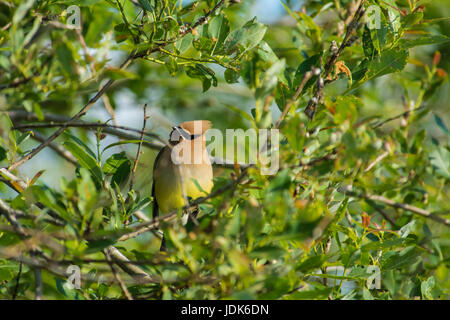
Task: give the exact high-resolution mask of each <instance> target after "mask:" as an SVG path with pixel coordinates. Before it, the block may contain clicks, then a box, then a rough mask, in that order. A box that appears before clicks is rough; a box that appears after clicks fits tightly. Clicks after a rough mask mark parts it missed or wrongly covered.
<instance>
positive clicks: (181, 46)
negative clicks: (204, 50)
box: [175, 33, 194, 54]
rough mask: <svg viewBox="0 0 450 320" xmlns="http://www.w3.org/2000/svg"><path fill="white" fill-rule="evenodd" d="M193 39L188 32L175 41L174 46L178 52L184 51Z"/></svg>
mask: <svg viewBox="0 0 450 320" xmlns="http://www.w3.org/2000/svg"><path fill="white" fill-rule="evenodd" d="M193 39H194V36H193V35H192V33H188V34H187V35H185V36H184V37H183V38H181V39H180V40H178V41H177V42H176V44H175V47H176V48H177V50H178V51H179V52H180V54H182V53H184V52H186V50H188V49H189V47H190V46H191V44H192V40H193Z"/></svg>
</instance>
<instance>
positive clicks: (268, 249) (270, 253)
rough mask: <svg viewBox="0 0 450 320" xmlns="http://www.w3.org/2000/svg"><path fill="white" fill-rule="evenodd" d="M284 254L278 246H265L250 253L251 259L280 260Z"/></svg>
mask: <svg viewBox="0 0 450 320" xmlns="http://www.w3.org/2000/svg"><path fill="white" fill-rule="evenodd" d="M283 254H284V250H283V249H281V248H280V247H276V246H270V245H269V246H263V247H259V248H256V249H253V250H252V251H251V252H250V253H249V255H248V256H249V257H250V258H252V259H255V258H259V259H279V258H281V257H282V255H283Z"/></svg>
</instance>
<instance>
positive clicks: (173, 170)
mask: <svg viewBox="0 0 450 320" xmlns="http://www.w3.org/2000/svg"><path fill="white" fill-rule="evenodd" d="M210 128H211V122H209V121H205V120H195V121H187V122H183V123H182V124H180V125H179V126H176V127H173V128H172V132H171V133H170V136H169V144H168V145H167V146H166V147H164V148H163V149H162V150H161V151H160V152H159V153H158V155H157V156H156V159H155V164H154V166H153V187H152V196H153V218H154V219H155V218H156V217H157V216H158V215H159V210H161V212H162V213H169V212H172V211H174V210H177V209H180V208H182V207H184V206H186V205H188V204H189V201H191V200H195V199H197V198H200V197H204V196H206V195H207V194H208V193H209V192H210V191H211V189H212V187H213V170H212V166H211V161H210V159H209V155H208V151H207V150H206V138H205V132H206V131H207V130H208V129H210ZM197 214H198V207H194V208H190V210H189V212H185V215H184V217H185V218H186V219H184V221H183V223H186V222H187V218H188V217H189V215H192V216H193V217H194V218H196V216H197ZM160 250H161V251H165V240H164V235H162V243H161V249H160Z"/></svg>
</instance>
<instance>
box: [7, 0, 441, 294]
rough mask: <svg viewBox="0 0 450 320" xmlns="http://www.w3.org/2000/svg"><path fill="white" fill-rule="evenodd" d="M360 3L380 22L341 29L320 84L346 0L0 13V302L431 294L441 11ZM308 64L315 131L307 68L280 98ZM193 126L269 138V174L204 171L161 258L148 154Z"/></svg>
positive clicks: (89, 6)
mask: <svg viewBox="0 0 450 320" xmlns="http://www.w3.org/2000/svg"><path fill="white" fill-rule="evenodd" d="M363 2H364V4H363V5H364V7H366V8H368V7H369V6H370V5H374V6H376V7H377V8H379V9H380V11H381V13H382V14H381V17H382V21H381V28H380V29H378V30H373V29H372V30H370V29H368V28H367V27H365V25H364V24H363V23H360V24H358V25H356V26H355V30H354V31H353V32H352V33H351V36H352V37H351V38H349V39H347V40H350V41H349V46H347V47H345V48H344V50H343V51H342V53H340V54H339V56H338V58H337V63H334V64H333V65H332V69H331V70H329V71H330V72H329V73H330V74H328V73H326V71H327V70H325V64H326V62H327V61H329V59H330V58H331V57H332V56H333V50H330V46H332V41H336V44H337V46H338V47H339V46H340V45H341V43H342V42H343V41H345V40H344V37H345V35H346V26H348V25H349V24H351V21H352V17H353V15H354V14H355V12H356V9H357V8H358V4H359V3H361V1H350V0H348V1H347V0H336V1H326V0H321V1H286V2H279V1H276V0H265V1H212V0H205V1H194V2H190V1H178V2H176V1H171V0H167V1H154V0H139V1H123V0H119V1H112V0H111V1H109V0H108V1H101V0H85V1H70V0H56V1H33V0H27V1H0V7H1V11H0V12H1V13H0V27H1V31H0V50H1V54H0V90H1V95H0V122H1V124H0V166H1V167H2V171H1V173H0V174H1V176H0V200H1V202H0V297H1V298H3V299H34V298H44V299H116V298H135V299H138V298H140V299H219V298H235V299H447V298H448V297H449V292H450V291H449V290H450V275H449V269H448V268H449V254H450V242H449V241H450V238H449V236H450V234H449V230H448V224H449V223H448V221H449V220H448V218H449V209H450V207H449V202H448V198H449V180H450V149H449V140H448V138H449V134H450V133H449V129H448V123H449V120H450V119H449V112H448V110H449V108H448V100H449V92H450V90H449V84H448V82H447V73H448V70H449V63H450V59H449V53H450V52H449V51H450V45H449V41H448V36H449V34H448V30H450V21H449V20H448V19H447V17H448V16H449V12H450V4H449V3H448V1H444V0H441V1H414V0H410V1H408V0H399V1H394V0H386V1H363ZM72 4H76V5H78V6H79V7H80V9H81V11H80V12H81V17H82V26H81V30H73V29H71V28H68V27H67V26H68V22H70V21H67V20H70V14H64V11H65V10H66V9H67V8H68V7H69V6H70V5H72ZM216 5H217V10H214V11H213V12H211V15H210V16H209V17H208V19H205V20H206V21H205V23H200V24H198V26H197V25H196V28H195V29H194V30H190V29H189V28H190V26H191V25H192V24H195V23H196V22H202V21H203V20H202V17H205V16H206V15H207V13H208V12H210V10H212V9H213V8H214V7H215V6H216ZM389 17H391V19H389ZM172 40H173V41H172ZM130 53H133V55H131V54H130ZM127 57H132V61H131V63H130V64H129V65H128V66H127V67H126V68H120V65H121V63H122V62H123V61H125V59H126V58H127ZM312 67H314V68H321V71H322V74H321V77H322V78H323V79H322V80H323V81H324V82H325V87H324V89H323V95H322V97H321V99H320V100H319V101H318V104H317V110H316V114H315V117H314V119H313V120H311V119H309V118H308V117H307V116H306V115H305V113H304V110H305V107H306V106H307V105H308V103H309V102H310V100H311V97H312V96H313V95H314V94H315V93H316V90H317V87H318V85H319V82H320V79H319V76H317V75H316V76H313V77H312V79H310V80H309V81H308V82H306V84H305V86H304V87H303V90H301V92H298V94H295V93H296V91H297V89H298V88H299V86H300V84H301V83H302V80H303V79H304V77H305V74H307V73H308V71H310V70H311V68H312ZM108 80H113V81H112V82H111V86H108V89H107V90H105V93H104V94H103V95H98V99H97V100H96V102H95V103H94V104H93V105H92V107H91V105H90V104H89V99H91V98H92V97H94V96H95V95H96V93H97V92H99V90H100V89H101V87H102V85H104V84H105V83H108V82H107V81H108ZM294 97H295V98H294ZM145 104H146V105H147V107H146V108H145V111H146V112H145V113H144V105H145ZM83 106H89V110H88V112H87V114H86V115H84V116H83V117H82V118H81V120H82V121H83V122H82V123H81V122H79V121H78V122H77V123H76V124H78V125H79V127H72V126H70V127H69V128H67V129H66V130H65V132H64V133H63V134H61V135H60V136H59V137H58V138H57V139H55V140H54V141H53V142H52V144H51V145H50V146H49V147H47V148H45V149H43V150H42V151H40V152H38V153H37V154H36V155H35V156H34V157H33V158H32V159H31V160H29V161H26V162H25V163H24V164H23V165H21V166H18V167H14V164H15V163H17V161H19V159H21V158H22V157H23V156H25V155H26V154H28V153H29V152H30V151H31V150H32V149H33V148H34V147H36V146H37V145H38V144H39V143H41V142H42V141H43V140H45V139H46V138H47V137H49V136H50V135H51V134H52V133H53V132H55V131H56V130H57V128H58V127H62V126H63V123H67V121H68V119H70V117H71V116H73V115H75V114H76V113H77V112H79V111H80V110H81V109H82V108H83ZM283 110H286V111H287V112H286V113H285V114H283V116H281V115H282V112H283ZM144 114H146V115H147V118H146V123H145V124H146V133H147V134H148V135H145V136H144V138H145V142H144V144H143V146H142V151H143V152H142V154H141V155H140V156H139V157H138V159H137V160H138V161H137V168H136V172H134V173H133V167H134V163H135V159H136V158H137V156H136V155H137V148H138V147H137V146H138V145H139V143H140V140H141V136H140V133H139V131H140V130H141V129H142V126H143V122H144V121H143V120H144ZM280 116H281V117H282V120H283V121H281V122H278V119H280ZM192 119H207V120H211V121H212V122H213V125H214V127H215V128H218V129H220V130H222V131H224V130H225V129H227V128H243V129H247V128H255V129H260V128H270V127H275V126H279V128H280V133H281V139H280V159H281V167H280V170H279V172H278V173H277V174H275V175H272V176H265V175H261V173H260V170H259V168H258V166H256V167H253V168H248V169H247V168H245V166H239V165H235V166H227V167H226V166H219V165H218V166H215V188H214V190H215V191H213V194H214V196H213V197H211V198H210V199H207V200H205V201H202V203H201V204H200V207H201V214H200V215H199V221H198V222H199V225H196V224H194V223H191V222H190V223H189V224H188V225H187V226H186V227H183V226H182V225H181V224H180V223H179V220H178V219H176V218H175V219H173V218H174V217H176V216H177V215H176V214H175V216H171V217H169V218H170V219H167V221H165V222H163V223H162V225H161V227H162V229H163V230H164V231H165V234H166V236H167V238H168V239H167V241H168V252H167V254H161V253H159V251H158V249H159V245H160V239H159V237H158V234H157V233H155V232H152V231H155V230H150V231H148V230H147V229H146V228H145V227H144V226H143V225H142V223H144V224H145V223H147V225H148V224H150V223H151V221H150V222H148V221H147V220H149V219H151V216H152V213H151V203H152V201H153V199H151V197H150V194H151V193H150V190H151V181H152V166H153V161H154V158H155V156H156V154H157V150H158V148H160V147H161V145H162V144H161V141H160V140H159V137H161V138H163V139H164V138H166V137H167V135H168V132H169V130H170V128H171V126H172V125H173V124H177V123H179V122H182V121H185V120H192ZM52 123H53V124H52ZM105 123H106V125H107V126H108V127H105V126H104V125H103V124H105ZM112 125H118V126H127V127H131V128H134V129H135V130H137V132H136V131H130V130H123V129H121V130H119V129H118V128H112V127H111V126H112ZM153 134H156V135H158V137H156V136H155V135H153ZM244 149H245V147H244ZM229 160H231V161H232V160H233V159H229ZM11 166H12V167H11ZM8 168H12V169H8ZM131 181H132V183H130V182H131ZM145 221H147V222H145ZM136 230H137V231H139V230H140V231H141V232H138V233H139V235H136V234H135V233H133V232H135V231H136ZM143 231H146V232H143ZM124 259H128V260H129V262H124V261H123V260H124ZM130 261H131V262H132V263H130ZM72 264H74V265H78V266H80V267H81V273H82V275H83V279H82V285H81V289H69V288H68V287H67V285H65V281H66V279H67V273H66V270H67V267H68V266H69V265H72ZM373 266H375V267H376V268H377V270H379V271H380V278H381V286H380V288H379V289H371V287H370V286H369V284H368V281H367V280H368V278H369V277H370V276H371V275H373V273H371V272H372V271H371V270H374V269H373ZM369 282H370V281H369Z"/></svg>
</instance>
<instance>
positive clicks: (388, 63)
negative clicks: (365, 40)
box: [349, 49, 409, 90]
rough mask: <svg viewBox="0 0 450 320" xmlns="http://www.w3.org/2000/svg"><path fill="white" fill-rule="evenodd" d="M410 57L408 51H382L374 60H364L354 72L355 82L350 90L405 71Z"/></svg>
mask: <svg viewBox="0 0 450 320" xmlns="http://www.w3.org/2000/svg"><path fill="white" fill-rule="evenodd" d="M408 55H409V54H408V50H403V49H389V50H385V51H382V52H381V54H380V55H379V56H376V57H374V58H373V59H372V60H370V59H367V58H366V59H364V60H363V61H362V62H361V63H360V65H359V66H358V67H357V68H356V69H355V70H354V71H353V72H352V78H353V79H354V80H355V82H354V84H353V86H352V88H350V89H349V90H351V89H354V88H356V87H358V86H359V85H361V83H362V82H365V81H368V80H371V79H374V78H378V77H381V76H384V75H386V74H390V73H394V72H398V71H401V70H403V69H404V68H405V66H406V62H407V59H408Z"/></svg>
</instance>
